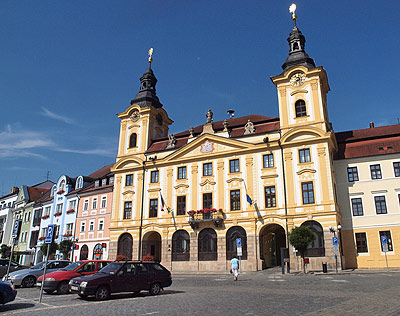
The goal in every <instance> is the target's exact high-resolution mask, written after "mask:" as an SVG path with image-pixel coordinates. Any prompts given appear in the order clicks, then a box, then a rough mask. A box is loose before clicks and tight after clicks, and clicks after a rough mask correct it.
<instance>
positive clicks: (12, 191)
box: [11, 187, 19, 194]
mask: <svg viewBox="0 0 400 316" xmlns="http://www.w3.org/2000/svg"><path fill="white" fill-rule="evenodd" d="M18 191H19V189H18V187H12V188H11V194H14V193H18Z"/></svg>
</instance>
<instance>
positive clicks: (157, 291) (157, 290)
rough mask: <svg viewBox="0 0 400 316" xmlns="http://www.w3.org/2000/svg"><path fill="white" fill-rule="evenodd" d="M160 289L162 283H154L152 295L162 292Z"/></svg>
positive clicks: (151, 288)
mask: <svg viewBox="0 0 400 316" xmlns="http://www.w3.org/2000/svg"><path fill="white" fill-rule="evenodd" d="M160 291H161V287H160V283H153V284H152V285H151V287H150V290H149V292H150V294H151V295H158V294H160Z"/></svg>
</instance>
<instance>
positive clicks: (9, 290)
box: [0, 281, 17, 304]
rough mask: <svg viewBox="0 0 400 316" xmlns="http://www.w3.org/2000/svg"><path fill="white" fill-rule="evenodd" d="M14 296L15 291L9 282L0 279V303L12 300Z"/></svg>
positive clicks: (15, 294)
mask: <svg viewBox="0 0 400 316" xmlns="http://www.w3.org/2000/svg"><path fill="white" fill-rule="evenodd" d="M16 296H17V291H16V290H15V289H14V286H13V285H12V284H11V283H9V282H3V281H0V304H5V303H8V302H12V301H13V300H15V297H16Z"/></svg>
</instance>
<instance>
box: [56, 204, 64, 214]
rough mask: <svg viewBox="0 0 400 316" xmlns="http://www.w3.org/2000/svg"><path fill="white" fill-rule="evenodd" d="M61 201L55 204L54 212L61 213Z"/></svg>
mask: <svg viewBox="0 0 400 316" xmlns="http://www.w3.org/2000/svg"><path fill="white" fill-rule="evenodd" d="M62 209H63V203H60V204H57V207H56V213H62Z"/></svg>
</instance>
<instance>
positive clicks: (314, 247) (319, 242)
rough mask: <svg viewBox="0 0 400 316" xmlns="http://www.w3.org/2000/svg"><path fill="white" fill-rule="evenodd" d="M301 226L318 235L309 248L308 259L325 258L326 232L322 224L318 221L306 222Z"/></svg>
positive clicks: (306, 254)
mask: <svg viewBox="0 0 400 316" xmlns="http://www.w3.org/2000/svg"><path fill="white" fill-rule="evenodd" d="M301 226H306V227H308V228H310V229H311V230H312V231H313V232H314V233H315V235H316V238H315V240H314V241H313V242H312V243H311V244H310V245H309V246H308V249H307V251H306V253H305V256H306V257H324V256H325V246H324V231H323V229H322V226H321V224H320V223H318V222H316V221H306V222H304V223H303V224H301Z"/></svg>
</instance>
